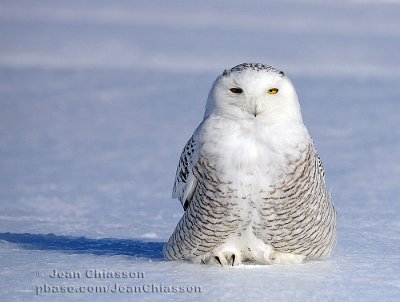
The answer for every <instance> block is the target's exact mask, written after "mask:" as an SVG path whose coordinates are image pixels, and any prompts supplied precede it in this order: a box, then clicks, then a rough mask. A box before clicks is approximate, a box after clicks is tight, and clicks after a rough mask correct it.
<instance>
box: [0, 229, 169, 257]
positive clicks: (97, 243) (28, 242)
mask: <svg viewBox="0 0 400 302" xmlns="http://www.w3.org/2000/svg"><path fill="white" fill-rule="evenodd" d="M0 240H4V241H6V242H11V243H15V244H18V245H20V246H21V247H22V248H24V249H29V250H43V251H58V252H63V253H68V254H93V255H99V256H115V255H125V256H131V257H137V258H144V259H149V260H152V261H163V260H164V257H163V252H162V249H163V245H164V242H149V241H143V240H138V239H114V238H102V239H89V238H86V237H70V236H58V235H55V234H29V233H24V234H17V233H0Z"/></svg>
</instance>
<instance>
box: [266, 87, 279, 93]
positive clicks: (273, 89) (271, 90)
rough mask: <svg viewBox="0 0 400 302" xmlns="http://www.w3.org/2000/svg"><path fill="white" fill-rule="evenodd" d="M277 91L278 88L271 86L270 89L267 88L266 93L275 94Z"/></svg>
mask: <svg viewBox="0 0 400 302" xmlns="http://www.w3.org/2000/svg"><path fill="white" fill-rule="evenodd" d="M278 91H279V89H278V88H271V89H268V91H267V92H268V93H269V94H277V93H278Z"/></svg>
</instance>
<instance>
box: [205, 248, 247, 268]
mask: <svg viewBox="0 0 400 302" xmlns="http://www.w3.org/2000/svg"><path fill="white" fill-rule="evenodd" d="M201 262H202V263H204V264H209V265H217V266H219V265H220V266H222V267H226V266H237V265H239V264H241V263H242V261H241V257H240V253H239V252H237V251H232V250H223V251H215V252H213V253H209V254H208V255H205V256H204V257H203V259H202V261H201Z"/></svg>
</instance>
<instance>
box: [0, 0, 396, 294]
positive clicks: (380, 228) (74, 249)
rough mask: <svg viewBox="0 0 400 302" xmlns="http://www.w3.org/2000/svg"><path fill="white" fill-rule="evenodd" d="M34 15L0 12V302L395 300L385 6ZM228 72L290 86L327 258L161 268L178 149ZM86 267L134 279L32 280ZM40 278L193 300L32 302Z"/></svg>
mask: <svg viewBox="0 0 400 302" xmlns="http://www.w3.org/2000/svg"><path fill="white" fill-rule="evenodd" d="M39 3H40V4H39ZM39 3H38V2H36V1H12V0H9V1H4V0H2V1H0V108H1V110H0V142H1V143H0V157H1V160H0V263H1V273H0V278H1V279H0V300H1V301H54V300H77V301H91V300H95V301H110V300H111V299H114V300H117V301H119V300H121V301H132V300H134V301H136V300H141V301H142V300H143V301H144V300H149V301H150V300H151V301H167V300H176V301H188V300H192V299H193V300H199V301H399V300H400V272H399V271H400V256H399V250H400V220H399V214H400V201H399V193H400V189H399V179H400V159H399V154H400V125H399V114H400V100H399V98H400V90H399V84H398V83H399V81H400V68H399V66H400V55H399V49H400V21H399V20H400V4H399V1H268V2H266V1H255V0H252V1H246V2H244V1H228V0H216V1H211V0H207V1H197V2H194V1H184V0H181V1H178V0H173V1H161V0H159V1H124V0H118V1H105V0H101V1H71V0H64V1H50V0H45V1H40V2H39ZM242 62H263V63H269V64H272V65H273V66H276V67H277V68H280V69H282V70H284V71H285V73H286V74H287V75H289V77H290V78H291V79H292V81H293V82H294V84H295V86H296V87H297V90H298V94H299V97H300V102H301V104H302V111H303V115H304V120H305V123H306V124H307V126H308V129H309V131H310V133H311V134H312V136H313V137H314V140H315V142H316V145H317V148H318V150H319V153H320V155H321V157H322V159H323V161H324V164H325V169H326V172H327V179H328V182H329V184H330V186H331V188H332V191H333V197H334V202H335V205H336V207H337V211H338V229H339V243H338V247H337V250H336V253H335V254H334V255H333V256H332V257H331V258H329V259H327V260H324V261H313V262H306V263H304V264H301V265H292V266H278V265H277V266H247V267H239V268H232V269H222V268H218V267H207V266H199V265H192V264H186V263H178V262H166V261H164V260H163V258H162V252H161V250H162V245H163V243H165V241H166V240H167V239H168V237H169V235H170V234H171V233H172V231H173V229H174V227H175V225H176V223H177V222H178V220H179V218H180V216H181V215H182V209H181V206H180V203H179V202H178V201H176V200H171V197H170V196H171V190H172V184H173V180H174V174H175V169H176V164H177V161H178V158H179V155H180V152H181V149H182V147H183V145H184V144H185V142H186V140H187V139H188V138H189V137H190V135H191V134H192V131H193V130H194V129H195V127H196V126H197V124H198V123H199V121H200V120H201V118H202V114H203V108H204V105H205V99H206V96H207V93H208V90H209V88H210V85H211V83H212V81H213V80H214V79H215V77H216V76H217V75H218V74H219V73H220V72H221V71H222V70H223V69H224V68H227V67H231V66H234V65H236V64H238V63H242ZM87 269H89V270H91V269H97V270H100V271H101V270H107V271H113V272H124V271H129V272H142V273H143V274H144V277H145V278H143V279H140V278H139V279H137V278H129V279H112V278H103V279H102V278H87V277H85V276H84V275H82V277H81V278H75V279H71V278H51V277H50V276H49V275H50V274H51V272H52V271H53V270H57V271H59V272H81V273H82V274H84V272H85V271H86V270H87ZM45 283H46V284H48V285H52V286H72V285H74V286H87V287H90V286H95V285H108V284H110V285H113V284H118V285H120V286H123V285H136V286H139V285H141V284H163V285H166V286H189V287H191V286H198V287H200V288H201V292H200V293H136V294H134V293H107V294H105V293H98V294H94V293H74V294H72V293H59V294H49V293H47V294H42V295H36V291H37V286H43V284H45ZM39 288H40V287H39Z"/></svg>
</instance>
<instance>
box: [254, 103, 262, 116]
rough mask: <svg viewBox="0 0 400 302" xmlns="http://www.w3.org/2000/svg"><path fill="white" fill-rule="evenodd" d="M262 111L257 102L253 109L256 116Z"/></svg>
mask: <svg viewBox="0 0 400 302" xmlns="http://www.w3.org/2000/svg"><path fill="white" fill-rule="evenodd" d="M260 111H261V108H260V106H259V105H257V104H254V106H253V111H252V113H253V115H254V117H257V115H259V114H260Z"/></svg>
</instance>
